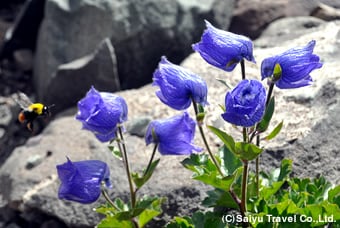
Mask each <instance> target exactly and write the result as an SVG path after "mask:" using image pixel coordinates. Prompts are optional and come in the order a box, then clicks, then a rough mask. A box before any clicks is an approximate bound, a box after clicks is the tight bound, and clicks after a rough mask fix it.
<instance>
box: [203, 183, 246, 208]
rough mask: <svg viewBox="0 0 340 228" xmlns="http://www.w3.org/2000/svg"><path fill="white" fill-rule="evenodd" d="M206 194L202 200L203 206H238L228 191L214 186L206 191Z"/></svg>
mask: <svg viewBox="0 0 340 228" xmlns="http://www.w3.org/2000/svg"><path fill="white" fill-rule="evenodd" d="M207 194H208V196H207V197H206V198H205V199H204V200H203V201H202V205H203V206H205V207H215V208H216V207H226V208H234V209H238V208H239V206H238V205H237V204H236V203H235V200H234V199H233V198H232V196H231V195H230V193H229V192H228V191H225V190H222V189H219V188H215V189H214V190H211V191H208V192H207Z"/></svg>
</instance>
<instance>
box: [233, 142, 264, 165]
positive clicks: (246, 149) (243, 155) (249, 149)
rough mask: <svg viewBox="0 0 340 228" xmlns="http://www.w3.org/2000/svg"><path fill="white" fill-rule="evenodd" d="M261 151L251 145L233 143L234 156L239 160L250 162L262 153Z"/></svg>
mask: <svg viewBox="0 0 340 228" xmlns="http://www.w3.org/2000/svg"><path fill="white" fill-rule="evenodd" d="M262 151H263V149H261V148H259V147H257V146H256V145H254V144H252V143H245V142H237V143H235V154H237V156H238V157H239V158H240V159H241V160H247V161H251V160H254V159H255V158H257V156H259V155H260V154H261V153H262Z"/></svg>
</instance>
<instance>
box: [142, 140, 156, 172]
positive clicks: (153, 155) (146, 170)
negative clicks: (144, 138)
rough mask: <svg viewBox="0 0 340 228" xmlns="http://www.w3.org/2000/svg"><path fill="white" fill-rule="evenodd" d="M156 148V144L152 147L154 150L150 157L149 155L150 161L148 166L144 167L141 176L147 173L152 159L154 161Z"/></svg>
mask: <svg viewBox="0 0 340 228" xmlns="http://www.w3.org/2000/svg"><path fill="white" fill-rule="evenodd" d="M157 147H158V143H156V144H155V146H154V148H153V151H152V155H151V157H150V160H149V164H148V166H147V167H146V169H145V171H144V174H143V176H145V175H146V174H147V173H148V172H149V169H150V167H151V164H152V162H153V159H154V157H155V154H156V151H157Z"/></svg>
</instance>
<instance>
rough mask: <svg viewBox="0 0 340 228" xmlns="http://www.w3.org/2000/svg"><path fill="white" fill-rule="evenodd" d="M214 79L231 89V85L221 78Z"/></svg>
mask: <svg viewBox="0 0 340 228" xmlns="http://www.w3.org/2000/svg"><path fill="white" fill-rule="evenodd" d="M216 80H217V81H218V82H220V83H222V84H223V85H224V86H226V87H227V88H228V89H232V86H231V85H229V83H228V82H227V81H225V80H223V79H220V78H216Z"/></svg>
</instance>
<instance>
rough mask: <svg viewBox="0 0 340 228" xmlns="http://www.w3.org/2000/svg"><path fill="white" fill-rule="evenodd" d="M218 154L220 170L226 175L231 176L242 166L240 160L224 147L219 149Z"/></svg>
mask: <svg viewBox="0 0 340 228" xmlns="http://www.w3.org/2000/svg"><path fill="white" fill-rule="evenodd" d="M219 154H220V158H221V168H222V169H223V171H224V173H225V174H226V175H230V174H232V173H233V172H234V171H235V170H236V169H237V168H239V167H241V166H242V162H241V160H240V159H239V158H238V157H237V156H236V155H235V154H234V153H232V152H231V151H230V150H229V149H228V147H226V146H225V145H224V146H222V147H221V148H220V150H219Z"/></svg>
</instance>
